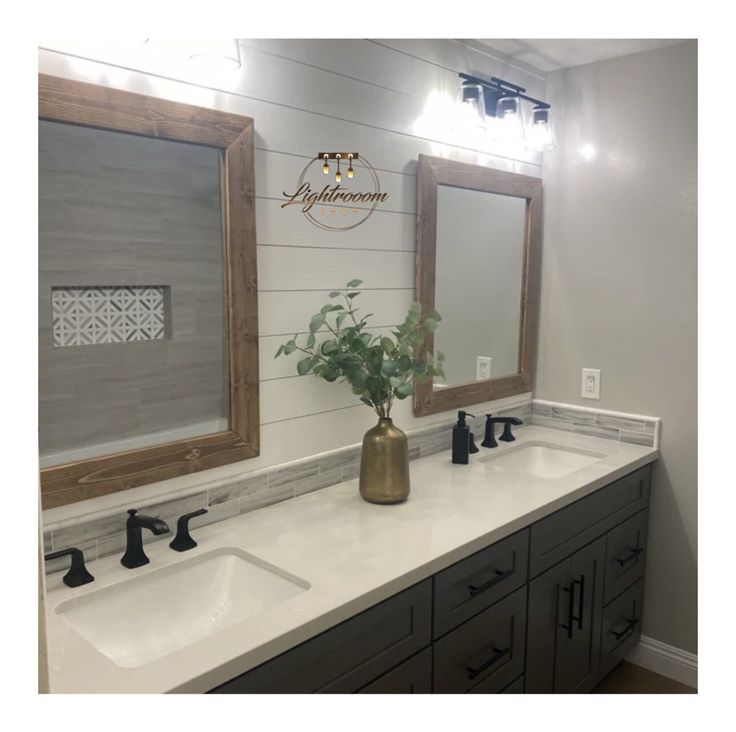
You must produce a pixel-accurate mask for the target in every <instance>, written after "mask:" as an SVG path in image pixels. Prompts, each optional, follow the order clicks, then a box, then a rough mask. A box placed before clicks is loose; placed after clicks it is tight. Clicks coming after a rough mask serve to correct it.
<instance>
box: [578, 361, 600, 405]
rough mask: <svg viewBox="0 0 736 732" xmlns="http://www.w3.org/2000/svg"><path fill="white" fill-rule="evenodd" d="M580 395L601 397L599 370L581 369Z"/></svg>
mask: <svg viewBox="0 0 736 732" xmlns="http://www.w3.org/2000/svg"><path fill="white" fill-rule="evenodd" d="M580 396H582V397H583V399H600V398H601V370H600V369H585V368H584V369H583V377H582V382H581V385H580Z"/></svg>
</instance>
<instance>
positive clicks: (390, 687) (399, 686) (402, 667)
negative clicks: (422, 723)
mask: <svg viewBox="0 0 736 732" xmlns="http://www.w3.org/2000/svg"><path fill="white" fill-rule="evenodd" d="M358 693H360V694H431V693H432V648H431V647H428V648H425V649H424V650H423V651H420V652H419V653H417V655H416V656H412V657H411V658H410V659H408V660H407V661H404V663H402V664H399V665H398V666H397V667H396V668H394V669H391V671H387V672H386V673H385V674H383V676H380V677H379V678H377V679H376V680H375V681H371V683H370V684H368V686H364V687H363V688H362V689H361V690H360V692H358Z"/></svg>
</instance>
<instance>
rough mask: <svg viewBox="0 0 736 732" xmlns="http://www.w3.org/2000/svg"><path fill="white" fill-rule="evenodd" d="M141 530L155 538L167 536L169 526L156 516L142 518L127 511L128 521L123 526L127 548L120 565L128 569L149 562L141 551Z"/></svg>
mask: <svg viewBox="0 0 736 732" xmlns="http://www.w3.org/2000/svg"><path fill="white" fill-rule="evenodd" d="M143 529H148V530H149V531H151V532H152V533H153V534H154V535H156V536H161V534H168V533H169V531H170V529H169V525H168V524H167V523H166V522H165V521H163V520H162V519H160V518H158V517H157V516H143V515H142V514H138V510H137V509H135V508H131V509H129V510H128V521H127V522H126V525H125V532H126V535H127V540H128V541H127V547H126V549H125V554H123V557H122V559H121V560H120V563H121V564H122V565H123V567H127V568H128V569H135V568H136V567H142V566H143V565H144V564H148V563H149V562H150V561H151V560H150V559H149V558H148V557H147V556H146V553H145V552H144V551H143Z"/></svg>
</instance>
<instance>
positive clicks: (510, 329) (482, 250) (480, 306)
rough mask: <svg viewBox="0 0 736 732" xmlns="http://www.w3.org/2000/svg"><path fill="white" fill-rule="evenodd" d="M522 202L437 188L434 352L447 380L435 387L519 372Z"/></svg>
mask: <svg viewBox="0 0 736 732" xmlns="http://www.w3.org/2000/svg"><path fill="white" fill-rule="evenodd" d="M526 207H527V201H526V199H525V198H519V197H515V196H505V195H499V194H495V193H487V192H485V191H478V190H470V189H467V188H458V187H455V186H448V185H438V186H437V237H436V273H435V308H436V309H437V311H438V312H439V313H440V314H441V315H442V323H441V325H440V327H439V329H438V330H437V332H436V333H435V349H437V350H440V351H442V352H444V354H445V357H446V362H445V377H446V378H445V380H444V381H443V382H442V383H438V380H437V379H435V382H434V389H435V390H438V389H442V388H443V387H447V386H453V385H457V384H465V383H468V382H472V381H475V380H479V379H496V378H498V377H501V376H509V375H513V374H516V373H518V372H519V370H520V369H519V342H520V322H521V294H522V279H523V278H522V274H523V262H524V237H525V222H526Z"/></svg>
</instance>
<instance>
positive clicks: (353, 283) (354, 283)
mask: <svg viewBox="0 0 736 732" xmlns="http://www.w3.org/2000/svg"><path fill="white" fill-rule="evenodd" d="M362 284H363V280H350V282H348V284H347V289H348V290H350V289H352V288H353V287H359V286H360V285H362Z"/></svg>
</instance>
